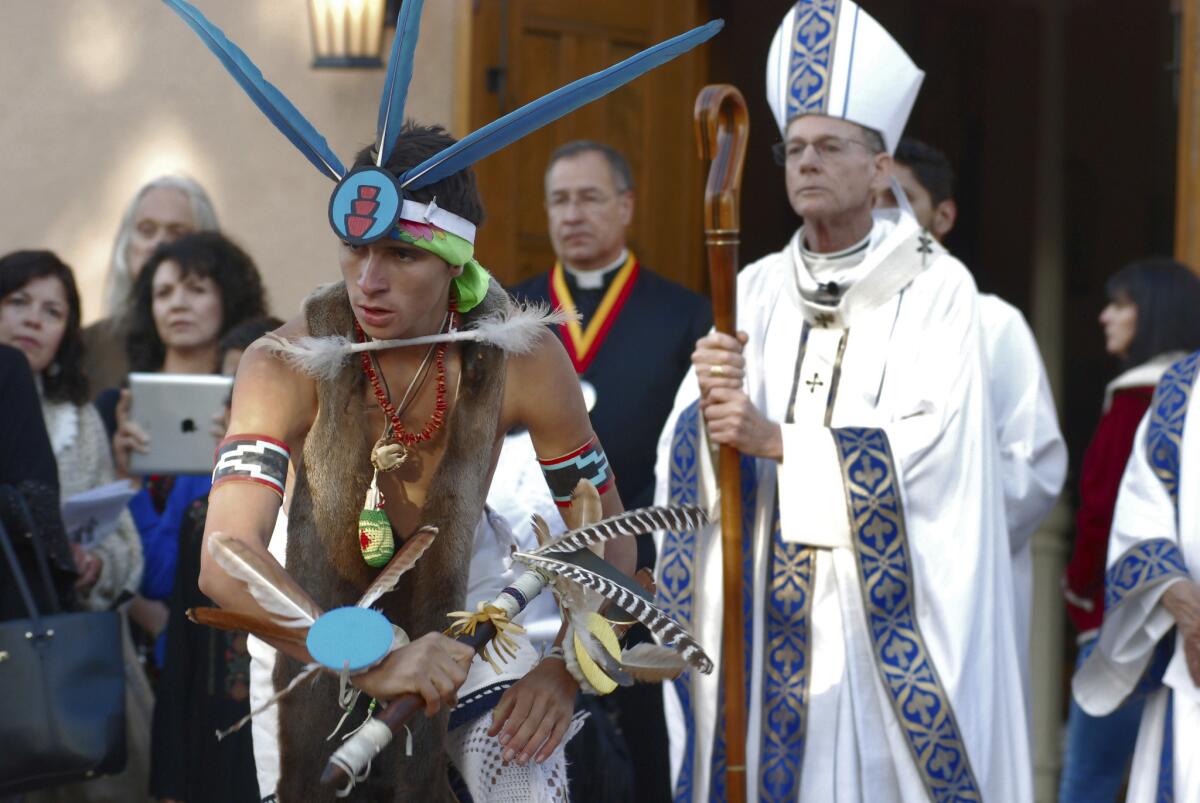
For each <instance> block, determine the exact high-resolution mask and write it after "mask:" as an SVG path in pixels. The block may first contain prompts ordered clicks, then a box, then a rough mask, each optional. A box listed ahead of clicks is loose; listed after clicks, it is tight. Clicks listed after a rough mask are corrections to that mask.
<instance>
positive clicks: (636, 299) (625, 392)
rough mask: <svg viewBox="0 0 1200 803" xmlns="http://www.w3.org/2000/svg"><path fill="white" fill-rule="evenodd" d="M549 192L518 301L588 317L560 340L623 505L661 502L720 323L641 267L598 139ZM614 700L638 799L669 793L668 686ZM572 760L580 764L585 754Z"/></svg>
mask: <svg viewBox="0 0 1200 803" xmlns="http://www.w3.org/2000/svg"><path fill="white" fill-rule="evenodd" d="M545 188H546V212H547V216H548V217H549V227H550V239H551V241H552V243H553V244H554V252H555V254H556V255H557V257H558V262H557V263H556V264H555V265H554V267H553V269H551V270H550V271H549V272H547V273H544V274H541V275H538V276H536V277H534V278H532V279H530V280H528V281H526V282H524V283H522V284H520V285H517V286H516V287H513V288H511V290H512V293H513V295H515V296H516V297H517V298H519V299H526V300H531V301H549V302H551V303H552V304H553V305H554V306H556V307H561V308H562V309H564V310H567V311H577V312H579V313H580V314H581V315H582V320H580V321H579V323H578V324H576V323H571V324H569V325H564V326H561V327H559V337H560V338H561V339H562V341H563V345H564V346H565V347H566V349H567V353H568V354H569V355H570V356H571V360H572V362H573V363H574V364H575V370H576V372H577V373H578V374H579V377H580V380H581V382H582V383H583V386H584V396H585V398H587V399H588V401H589V403H590V404H591V405H592V406H591V417H592V428H593V429H594V430H595V431H596V435H597V436H598V437H599V438H600V442H601V443H603V444H604V450H605V452H606V453H607V454H608V459H609V463H610V465H611V466H612V470H613V473H614V475H615V476H616V481H617V490H618V491H620V494H621V501H622V502H623V503H624V505H625V508H626V509H627V510H632V509H634V508H638V507H644V506H646V505H650V504H652V503H653V500H654V459H655V450H656V448H657V444H658V436H659V433H660V432H661V431H662V428H663V426H664V425H665V424H666V420H667V416H668V415H670V412H671V407H672V405H673V403H674V399H675V391H676V390H677V389H678V387H679V384H680V382H681V381H682V380H683V377H684V375H685V374H686V373H687V371H688V368H689V367H690V365H691V362H690V357H691V353H692V349H693V348H694V347H695V343H696V340H698V339H699V338H700V337H702V336H704V335H705V334H707V332H708V330H709V329H710V328H711V326H712V310H711V308H710V306H709V303H708V300H707V299H705V298H704V297H703V296H700V295H698V294H696V293H693V292H692V291H691V290H688V289H686V288H684V287H681V286H679V285H677V284H675V283H674V282H671V281H668V280H667V279H664V278H663V277H661V276H658V275H657V274H655V273H653V272H651V271H650V270H649V269H648V268H646V267H645V266H643V265H641V264H639V263H638V260H637V257H636V256H635V255H634V253H633V252H632V251H631V250H630V249H629V248H628V246H627V245H626V241H625V235H626V229H627V228H628V227H629V223H630V221H631V220H632V219H633V204H634V197H633V195H634V192H633V191H634V187H633V176H632V173H631V172H630V169H629V163H628V162H627V161H626V160H625V157H624V156H622V155H621V154H620V153H619V152H617V151H616V150H614V149H613V148H611V147H609V146H607V145H603V144H600V143H597V142H588V141H576V142H570V143H568V144H566V145H563V146H562V147H560V148H559V149H558V150H556V151H555V152H554V153H553V154H552V155H551V157H550V163H549V165H548V166H547V168H546V177H545ZM593 394H594V395H593ZM593 399H594V403H593ZM653 565H654V544H653V541H652V540H651V538H650V536H641V537H639V541H638V566H639V567H642V566H647V567H653ZM612 697H613V702H614V703H615V706H616V708H617V716H618V720H619V721H620V723H621V725H622V730H623V731H624V735H625V740H626V742H627V743H628V747H629V752H630V754H631V755H632V757H633V766H634V776H635V777H634V782H635V788H636V795H637V803H645V801H658V800H670V781H669V778H668V774H669V770H668V766H667V754H666V730H665V725H664V724H663V715H662V693H661V690H660V689H659V687H658V686H657V685H646V686H633V687H629V688H621V689H618V690H617V691H616V692H614V693H613V695H612ZM586 736H587V734H581V735H580V737H577V739H583V738H586ZM568 749H570V745H568ZM572 752H574V751H572ZM568 758H569V759H573V762H574V763H575V764H576V765H578V762H579V759H580V756H578V755H577V756H571V755H569V756H568ZM584 760H585V761H590V759H586V758H585V759H584ZM577 769H578V770H580V771H583V770H585V768H584V767H577ZM575 772H576V771H575V770H573V771H572V789H571V797H572V800H575V801H583V800H596V799H603V796H602V795H601V794H600V793H598V792H596V793H594V794H592V793H589V791H588V790H585V789H581V788H579V787H580V786H581V784H577V783H576V780H577V776H576V774H575ZM593 791H594V790H593Z"/></svg>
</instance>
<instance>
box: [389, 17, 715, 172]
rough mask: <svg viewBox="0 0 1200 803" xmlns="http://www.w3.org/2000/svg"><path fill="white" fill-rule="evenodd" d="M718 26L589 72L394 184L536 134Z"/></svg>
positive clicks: (458, 165) (457, 166)
mask: <svg viewBox="0 0 1200 803" xmlns="http://www.w3.org/2000/svg"><path fill="white" fill-rule="evenodd" d="M724 25H725V23H724V22H723V21H722V20H713V21H712V22H710V23H708V24H707V25H702V26H700V27H699V28H694V29H692V30H690V31H688V32H687V33H684V34H680V35H679V36H676V37H675V38H673V39H668V40H667V41H665V42H662V43H660V44H657V45H655V46H654V47H651V48H648V49H646V50H643V51H642V52H641V53H638V54H637V55H635V56H630V57H629V58H627V59H625V60H624V61H622V62H621V63H620V64H614V65H613V66H611V67H609V68H608V69H605V70H601V71H600V72H598V73H593V74H592V75H589V76H587V77H586V78H580V79H579V80H578V81H573V82H572V83H569V84H567V85H566V86H564V87H561V88H559V89H556V90H554V91H553V92H551V93H550V94H548V95H543V96H542V97H540V98H538V99H537V100H535V101H533V102H531V103H527V104H525V105H524V106H522V107H521V108H519V109H517V110H515V111H512V112H509V113H508V114H506V115H504V116H503V117H501V118H500V119H498V120H494V121H492V122H491V123H488V124H487V125H485V126H484V127H483V128H481V129H479V130H478V131H476V132H474V133H472V134H468V135H467V136H465V137H463V138H462V139H461V140H459V141H458V142H456V143H455V144H453V145H451V146H450V147H448V148H445V149H444V150H442V151H440V152H438V153H436V154H434V155H433V156H431V157H430V158H428V159H426V160H425V161H423V162H421V163H420V164H419V165H417V166H416V167H414V168H412V169H411V170H408V171H407V172H405V174H404V175H403V176H401V177H400V185H401V186H403V187H406V188H410V189H419V188H420V187H424V186H425V185H426V184H432V183H433V182H435V181H439V180H440V179H443V178H445V177H446V176H449V175H453V174H454V173H457V172H458V171H460V170H463V169H465V168H467V167H470V166H471V165H473V164H474V163H475V162H478V161H479V160H480V159H482V158H484V157H485V156H490V155H491V154H493V153H495V152H496V151H498V150H500V149H501V148H503V147H505V146H506V145H509V144H511V143H513V142H516V141H517V140H518V139H520V138H521V137H523V136H525V135H526V134H528V133H530V132H531V131H536V130H537V129H539V128H541V127H542V126H544V125H547V124H548V123H552V122H554V121H555V120H557V119H558V118H560V117H562V116H564V115H566V114H570V113H571V112H573V111H575V110H576V109H578V108H579V107H580V106H583V105H585V104H587V103H591V102H592V101H593V100H595V99H596V98H599V97H603V96H604V95H607V94H608V93H609V92H612V91H613V90H614V89H617V88H618V87H621V86H624V85H625V84H627V83H629V82H630V81H632V80H633V79H635V78H637V77H638V76H640V75H642V74H643V73H646V72H649V71H650V70H652V69H654V68H655V67H657V66H659V65H660V64H664V63H666V62H668V61H670V60H671V59H673V58H675V57H676V56H680V55H682V54H684V53H686V52H687V51H689V50H691V49H692V48H694V47H696V46H697V45H699V44H702V43H704V42H707V41H708V40H709V39H711V38H713V37H714V36H716V35H717V32H718V31H720V30H721V28H722V27H724Z"/></svg>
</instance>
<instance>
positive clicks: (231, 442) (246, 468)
mask: <svg viewBox="0 0 1200 803" xmlns="http://www.w3.org/2000/svg"><path fill="white" fill-rule="evenodd" d="M290 457H291V452H289V451H288V448H287V444H285V443H283V442H282V441H277V440H275V439H274V438H268V437H267V436H266V435H230V436H229V437H228V438H226V439H225V440H223V441H221V442H220V444H218V445H217V465H216V467H215V468H213V475H212V479H213V482H212V484H213V487H214V488H216V487H217V486H218V485H221V484H223V483H227V482H253V483H256V484H258V485H265V486H266V487H268V488H270V489H271V490H272V491H275V493H277V494H279V495H280V496H283V489H284V486H285V485H286V484H287V471H288V460H289V459H290Z"/></svg>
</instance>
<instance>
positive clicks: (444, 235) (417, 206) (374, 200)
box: [163, 0, 724, 312]
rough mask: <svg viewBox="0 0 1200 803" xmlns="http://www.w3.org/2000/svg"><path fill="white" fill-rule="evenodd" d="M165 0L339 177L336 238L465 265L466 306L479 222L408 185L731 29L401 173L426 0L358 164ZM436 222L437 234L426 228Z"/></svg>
mask: <svg viewBox="0 0 1200 803" xmlns="http://www.w3.org/2000/svg"><path fill="white" fill-rule="evenodd" d="M163 1H164V2H165V3H166V4H167V5H168V6H170V7H171V9H172V10H174V11H175V12H176V13H177V14H179V16H180V17H182V18H183V20H184V22H186V23H187V24H188V25H189V26H190V27H191V28H192V30H193V31H195V32H196V34H197V35H198V36H199V37H200V39H201V40H202V41H203V42H204V44H205V45H207V46H208V49H209V50H211V51H212V52H213V53H214V54H215V55H216V57H217V58H218V59H219V60H220V62H221V64H223V65H224V66H225V69H226V70H228V71H229V73H230V74H231V75H232V76H233V77H234V80H236V81H237V82H238V84H239V85H240V86H241V87H242V89H243V90H245V92H246V94H247V95H248V96H249V97H250V99H251V100H252V101H254V103H255V105H256V106H258V108H259V109H260V110H261V111H262V113H263V114H264V115H266V117H267V119H268V120H270V121H271V123H272V124H273V125H274V126H275V127H276V128H277V129H279V131H280V132H281V133H282V134H283V135H284V136H285V137H287V138H288V141H289V142H291V143H292V144H293V145H294V146H296V148H297V149H298V150H299V151H300V152H301V153H302V154H304V156H305V157H306V158H307V159H308V161H309V162H311V163H312V165H313V166H314V167H316V168H317V170H318V171H320V172H321V174H322V175H325V176H328V177H329V178H331V179H333V180H334V181H336V182H337V186H336V187H335V188H334V191H333V195H332V197H331V198H330V200H329V223H330V225H331V226H332V227H333V230H334V231H335V232H337V235H338V237H340V238H341V239H343V240H345V241H346V242H349V243H352V244H355V245H364V244H367V243H372V242H375V241H377V240H379V239H381V238H383V237H389V238H391V239H394V240H400V241H402V242H405V243H408V244H410V245H414V246H417V247H418V248H423V249H425V250H427V251H430V252H432V253H434V254H437V255H438V256H440V257H442V258H443V259H446V261H447V262H449V263H450V264H452V265H455V266H457V265H463V266H464V270H463V273H462V275H461V276H459V277H458V278H456V279H455V280H454V284H455V290H456V292H457V298H458V309H459V311H460V312H468V311H470V309H471V308H473V307H474V306H475V305H476V304H478V303H479V301H480V300H482V298H483V294H484V293H485V292H486V290H487V282H488V275H487V271H485V270H484V268H483V266H481V265H480V264H479V262H478V261H476V260H475V258H474V244H475V225H474V224H473V223H471V222H470V221H468V220H466V219H465V218H463V217H462V216H460V215H458V214H457V213H456V212H455V211H454V210H452V209H444V208H441V207H439V206H437V204H436V203H435V202H430V203H419V202H417V201H414V200H411V199H408V198H405V190H415V189H419V188H421V187H423V186H425V185H427V184H432V183H433V182H435V181H439V180H440V179H443V178H445V177H446V176H450V175H453V174H454V173H457V172H459V171H460V170H465V169H466V168H468V167H470V166H471V165H472V164H474V163H475V162H477V161H479V160H480V159H482V158H484V157H485V156H489V155H491V154H493V153H495V152H496V151H498V150H500V149H501V148H504V147H506V146H507V145H510V144H512V143H513V142H515V141H517V140H519V139H520V138H522V137H524V136H525V135H526V134H529V133H531V132H533V131H536V130H537V129H539V128H541V127H542V126H544V125H546V124H548V123H551V122H553V121H555V120H557V119H558V118H560V117H562V116H564V115H566V114H569V113H570V112H572V111H574V110H575V109H578V108H579V107H580V106H583V105H585V104H587V103H590V102H592V101H593V100H596V99H597V98H600V97H602V96H604V95H606V94H608V93H609V92H612V91H613V90H614V89H617V88H618V87H621V86H623V85H625V84H627V83H629V82H630V81H632V80H633V79H635V78H637V77H638V76H640V75H642V74H643V73H646V72H648V71H650V70H652V69H654V68H655V67H658V66H660V65H662V64H665V63H666V62H668V61H670V60H672V59H674V58H675V57H676V56H680V55H682V54H684V53H686V52H687V51H689V50H691V49H692V48H694V47H696V46H697V45H699V44H701V43H703V42H706V41H708V40H709V39H711V38H712V37H713V36H715V35H716V34H717V32H718V31H720V30H721V28H722V27H724V22H723V21H721V20H713V21H711V22H709V23H707V24H705V25H702V26H700V27H699V28H694V29H693V30H691V31H688V32H687V33H684V34H680V35H679V36H676V37H674V38H672V39H668V40H667V41H665V42H661V43H659V44H657V45H655V46H653V47H651V48H647V49H646V50H643V51H642V52H640V53H638V54H636V55H634V56H631V57H630V58H627V59H625V60H624V61H622V62H620V63H618V64H614V65H613V66H611V67H609V68H607V69H605V70H601V71H600V72H597V73H593V74H592V75H589V76H587V77H585V78H580V79H579V80H577V81H574V82H572V83H570V84H567V85H566V86H563V87H560V88H559V89H556V90H554V91H553V92H551V93H549V94H547V95H543V96H542V97H540V98H538V99H537V100H534V101H532V102H530V103H527V104H525V105H524V106H522V107H521V108H519V109H516V110H515V111H512V112H509V113H508V114H506V115H504V116H503V117H501V118H499V119H497V120H494V121H492V122H491V123H489V124H488V125H486V126H484V127H483V128H480V129H479V130H477V131H474V132H472V133H471V134H468V135H467V136H465V137H463V138H462V139H461V140H459V141H458V142H456V143H454V144H453V145H450V146H448V147H446V148H445V149H443V150H441V151H439V152H438V153H436V154H434V155H433V156H431V157H429V158H428V159H426V160H425V161H423V162H421V163H420V164H418V165H416V166H414V167H411V168H409V169H408V170H406V171H405V172H404V173H403V174H401V175H399V176H394V175H392V174H391V173H390V172H388V171H387V170H386V169H385V168H384V165H386V164H387V161H388V158H389V157H390V156H391V154H392V151H393V149H394V147H395V144H396V139H397V137H398V136H399V135H400V130H401V126H402V123H403V120H404V103H405V99H406V97H407V95H408V85H409V83H410V81H411V80H412V67H413V55H414V53H415V51H416V47H417V36H418V32H419V29H420V23H421V7H422V6H423V4H424V2H423V0H405V2H404V4H403V5H402V6H401V7H400V13H399V14H398V15H397V18H396V36H395V39H394V40H393V41H392V50H391V56H390V58H389V60H388V68H387V76H386V79H385V80H384V85H383V97H382V98H381V99H380V103H379V118H378V121H377V124H376V138H375V148H374V150H375V154H376V157H375V164H374V166H370V165H368V166H365V167H360V168H358V169H356V170H353V171H350V172H347V170H346V168H345V167H344V166H343V165H342V162H341V160H339V159H338V157H337V154H335V153H334V152H333V151H332V149H330V147H329V145H328V143H326V141H325V137H324V136H322V135H321V133H320V132H319V131H317V130H316V128H314V127H313V125H312V123H310V122H309V121H308V120H307V119H305V117H304V115H302V114H301V113H300V111H299V110H298V109H297V108H296V107H295V106H293V105H292V103H291V102H290V101H289V100H288V99H287V98H286V97H285V96H284V95H283V93H282V92H280V91H279V90H278V89H276V88H275V87H274V86H273V85H272V84H271V83H270V82H268V81H267V80H266V79H265V78H263V75H262V72H261V71H260V70H259V69H258V67H257V66H255V64H254V62H253V61H251V60H250V58H249V57H248V56H247V55H246V54H245V53H243V52H242V50H241V49H240V48H239V47H238V46H237V45H235V44H234V43H233V42H232V41H230V40H229V38H228V37H227V36H225V34H224V33H223V32H222V31H221V29H220V28H218V27H216V26H215V25H213V24H212V23H211V22H209V21H208V19H207V18H205V16H204V15H203V14H201V13H200V11H199V10H197V9H196V7H195V6H193V5H192V4H191V3H188V2H186V0H163ZM405 223H408V224H409V225H408V226H406V225H405ZM429 230H432V231H433V232H434V236H432V237H430V236H423V234H424V233H425V232H428V231H429Z"/></svg>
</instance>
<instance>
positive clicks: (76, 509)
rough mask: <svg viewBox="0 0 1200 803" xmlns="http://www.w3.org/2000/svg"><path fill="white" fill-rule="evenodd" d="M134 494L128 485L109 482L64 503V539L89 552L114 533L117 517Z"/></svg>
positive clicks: (126, 483)
mask: <svg viewBox="0 0 1200 803" xmlns="http://www.w3.org/2000/svg"><path fill="white" fill-rule="evenodd" d="M135 493H137V491H136V490H135V489H134V488H133V486H131V485H130V484H129V483H128V482H125V481H119V482H110V483H109V484H108V485H100V486H97V487H95V488H92V489H90V490H87V491H84V492H83V493H79V494H75V495H74V496H72V497H69V498H67V499H64V500H63V526H64V527H66V530H67V537H68V538H70V539H71V541H73V542H75V543H77V544H79V545H80V546H83V547H87V548H90V547H92V546H95V545H96V544H98V543H100V542H101V541H103V540H104V539H105V538H107V537H108V536H109V535H111V534H112V532H113V531H114V530H116V529H117V517H118V516H120V515H121V511H122V510H124V509H125V506H126V505H128V504H129V500H130V499H132V498H133V495H134V494H135Z"/></svg>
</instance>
